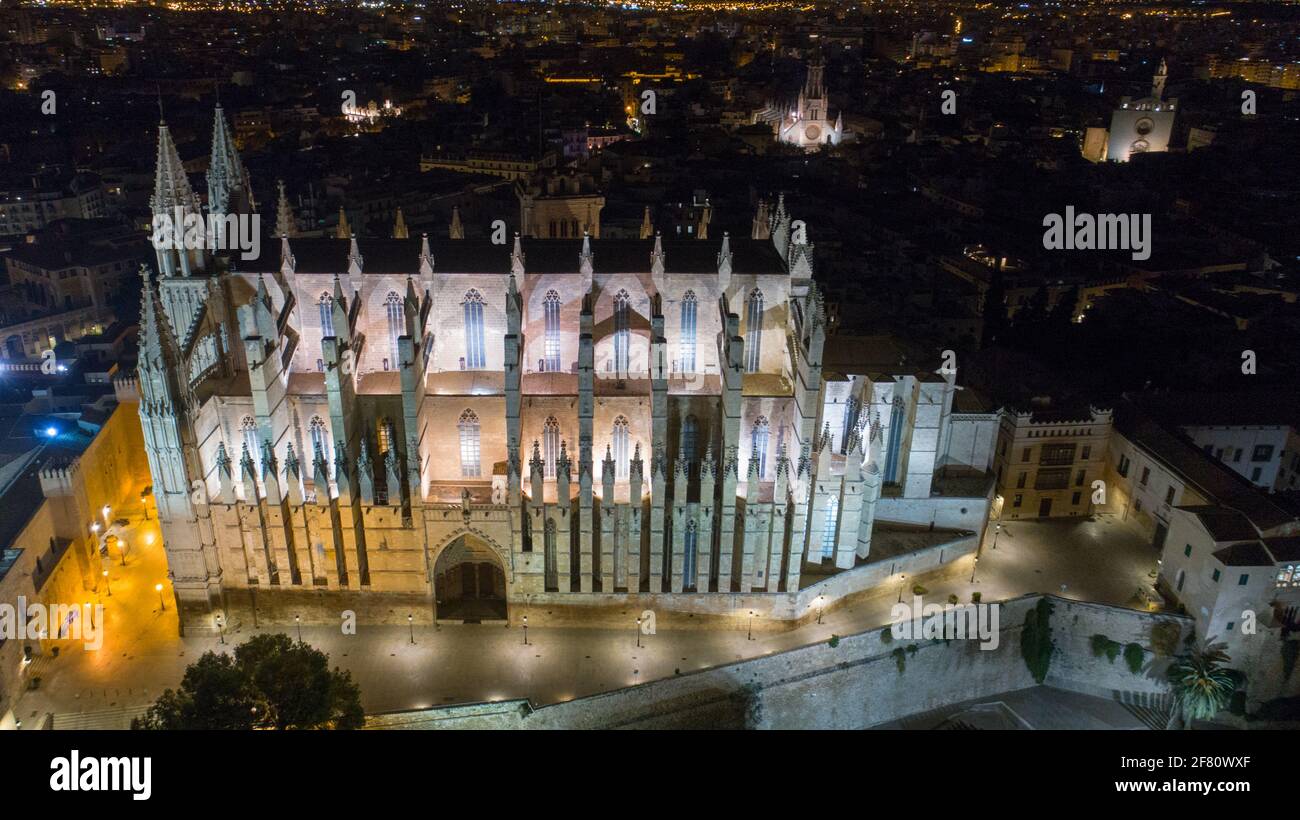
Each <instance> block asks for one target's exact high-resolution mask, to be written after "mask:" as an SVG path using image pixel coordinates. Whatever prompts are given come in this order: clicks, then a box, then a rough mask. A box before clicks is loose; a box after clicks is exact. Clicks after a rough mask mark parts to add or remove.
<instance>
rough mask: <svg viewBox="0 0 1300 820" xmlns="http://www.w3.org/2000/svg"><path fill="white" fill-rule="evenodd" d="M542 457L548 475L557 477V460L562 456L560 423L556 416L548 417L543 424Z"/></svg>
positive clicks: (548, 476)
mask: <svg viewBox="0 0 1300 820" xmlns="http://www.w3.org/2000/svg"><path fill="white" fill-rule="evenodd" d="M542 457H543V458H544V459H545V461H546V466H545V471H546V477H547V478H555V462H556V461H557V460H558V459H559V457H560V423H559V422H557V421H556V420H555V416H551V417H549V418H547V419H546V423H545V424H543V425H542Z"/></svg>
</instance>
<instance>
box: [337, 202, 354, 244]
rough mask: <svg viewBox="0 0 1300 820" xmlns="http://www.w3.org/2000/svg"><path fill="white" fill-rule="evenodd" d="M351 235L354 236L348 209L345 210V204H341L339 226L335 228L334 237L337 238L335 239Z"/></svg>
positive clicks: (346, 237)
mask: <svg viewBox="0 0 1300 820" xmlns="http://www.w3.org/2000/svg"><path fill="white" fill-rule="evenodd" d="M351 236H352V227H351V226H350V225H348V214H347V211H344V210H343V206H342V205H340V206H339V226H338V227H337V228H336V229H335V230H334V238H335V239H349V238H351Z"/></svg>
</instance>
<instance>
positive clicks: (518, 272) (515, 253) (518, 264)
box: [510, 231, 526, 276]
mask: <svg viewBox="0 0 1300 820" xmlns="http://www.w3.org/2000/svg"><path fill="white" fill-rule="evenodd" d="M525 259H526V257H525V256H524V243H523V240H522V239H520V238H519V232H518V231H515V246H514V248H513V249H512V250H511V251H510V274H511V275H512V276H523V275H524V273H525V270H526V269H525V267H524V262H525Z"/></svg>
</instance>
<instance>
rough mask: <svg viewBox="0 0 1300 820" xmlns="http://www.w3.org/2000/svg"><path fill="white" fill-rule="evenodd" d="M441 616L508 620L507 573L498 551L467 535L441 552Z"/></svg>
mask: <svg viewBox="0 0 1300 820" xmlns="http://www.w3.org/2000/svg"><path fill="white" fill-rule="evenodd" d="M433 575H434V594H435V596H436V598H437V606H438V618H439V619H441V620H453V621H456V620H459V621H471V622H472V621H504V620H506V615H507V610H506V572H505V567H504V566H502V565H501V559H500V557H498V556H497V553H496V550H494V549H492V547H491V546H490V545H489V544H488V543H487V542H485V541H483V540H482V539H480V538H476V537H474V536H473V535H469V534H465V535H462V536H460V537H459V538H456V539H455V540H454V541H452V542H451V543H450V544H448V545H447V546H446V548H444V549H443V551H442V552H441V553H440V554H439V555H438V560H437V561H436V562H434V565H433Z"/></svg>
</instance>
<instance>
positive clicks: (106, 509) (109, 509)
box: [100, 504, 113, 527]
mask: <svg viewBox="0 0 1300 820" xmlns="http://www.w3.org/2000/svg"><path fill="white" fill-rule="evenodd" d="M112 511H113V508H112V507H110V506H108V505H107V504H105V505H104V506H103V508H101V509H100V512H102V513H103V514H104V526H105V527H107V526H108V516H109V513H111V512H112Z"/></svg>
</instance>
